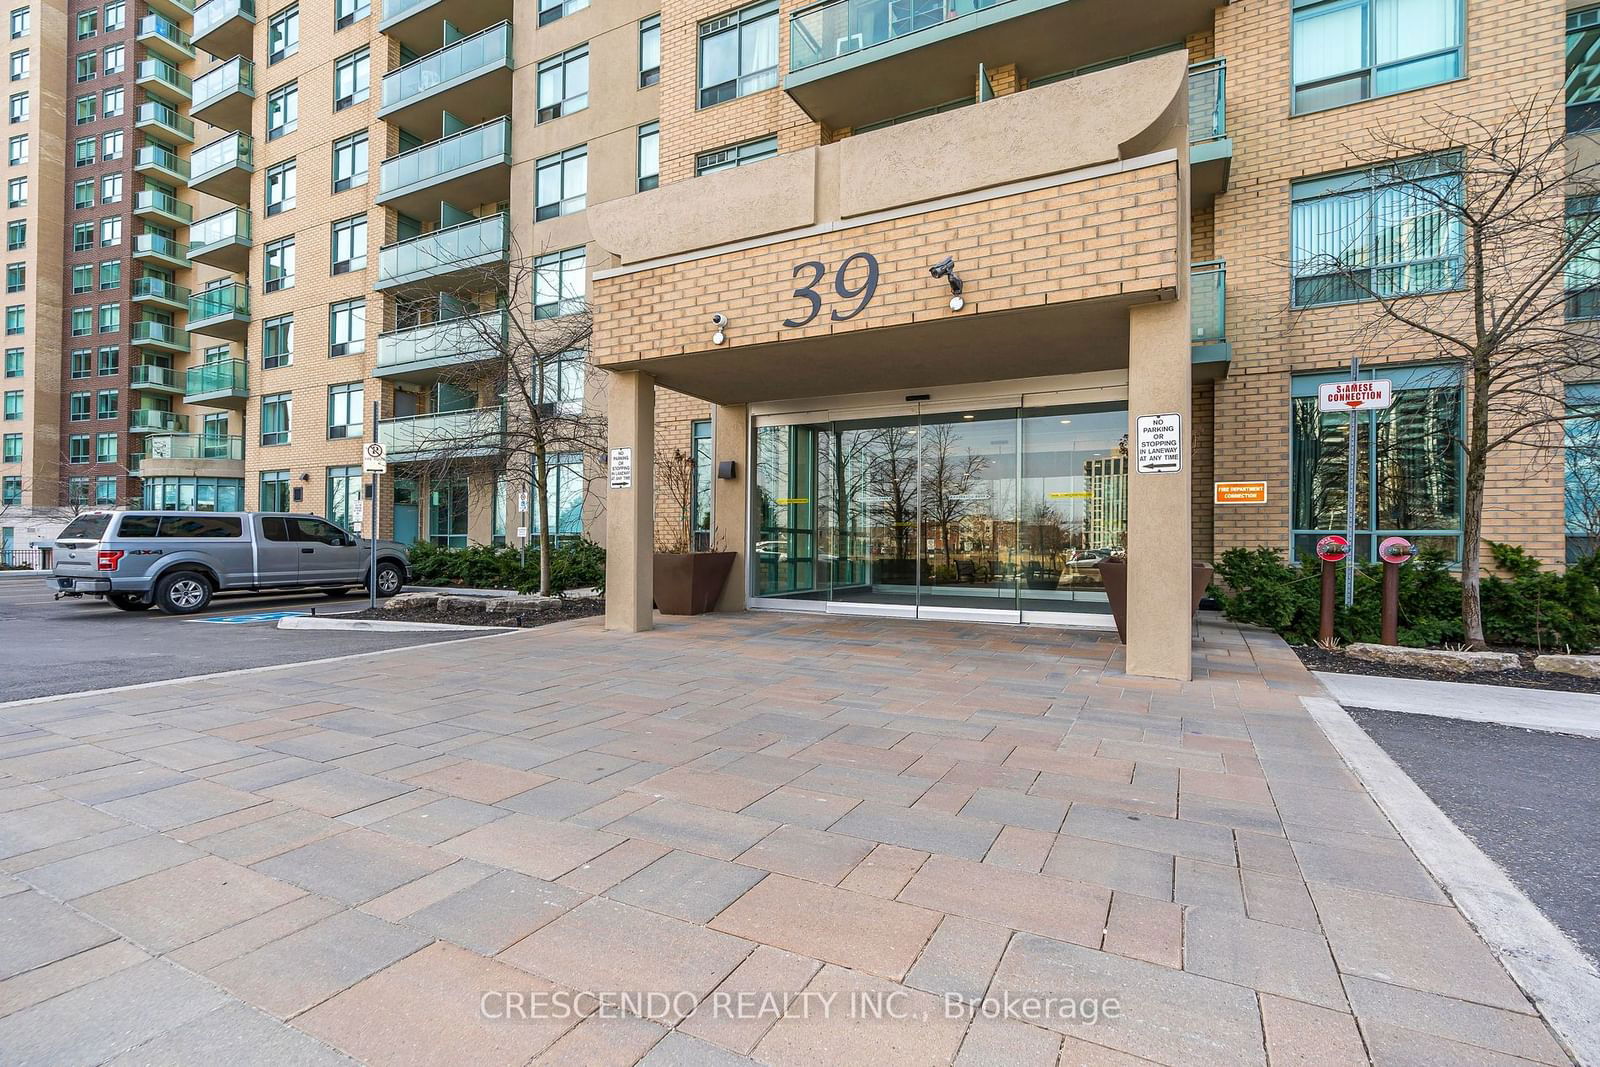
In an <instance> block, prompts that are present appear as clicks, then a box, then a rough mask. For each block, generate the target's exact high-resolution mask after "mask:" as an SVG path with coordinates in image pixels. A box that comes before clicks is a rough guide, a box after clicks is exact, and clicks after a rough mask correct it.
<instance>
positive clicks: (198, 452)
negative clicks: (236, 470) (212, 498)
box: [143, 433, 244, 460]
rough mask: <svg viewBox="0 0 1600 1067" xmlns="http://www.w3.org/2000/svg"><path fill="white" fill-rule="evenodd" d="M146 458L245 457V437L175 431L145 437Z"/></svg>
mask: <svg viewBox="0 0 1600 1067" xmlns="http://www.w3.org/2000/svg"><path fill="white" fill-rule="evenodd" d="M143 455H144V458H145V459H232V460H242V459H244V438H243V437H237V436H232V435H228V434H209V433H173V434H161V435H157V436H153V437H146V438H145V439H144V453H143Z"/></svg>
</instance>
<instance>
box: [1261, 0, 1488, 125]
mask: <svg viewBox="0 0 1600 1067" xmlns="http://www.w3.org/2000/svg"><path fill="white" fill-rule="evenodd" d="M1294 7H1295V11H1294V39H1293V46H1292V47H1293V53H1294V58H1293V63H1292V67H1293V72H1294V110H1295V113H1296V114H1303V113H1305V112H1307V111H1321V110H1322V109H1324V108H1330V107H1338V106H1340V105H1341V104H1349V103H1354V102H1355V101H1357V100H1366V99H1368V98H1369V97H1374V96H1387V95H1389V94H1390V93H1402V92H1405V91H1406V90H1408V89H1417V88H1420V87H1422V86H1424V85H1434V84H1437V83H1438V82H1443V81H1449V80H1450V79H1452V78H1459V77H1460V76H1461V38H1462V21H1463V20H1462V0H1295V5H1294Z"/></svg>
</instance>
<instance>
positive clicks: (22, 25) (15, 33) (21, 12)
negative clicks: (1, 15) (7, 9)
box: [11, 7, 32, 41]
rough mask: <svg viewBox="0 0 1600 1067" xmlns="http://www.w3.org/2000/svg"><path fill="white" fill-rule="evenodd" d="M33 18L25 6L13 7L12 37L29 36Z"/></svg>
mask: <svg viewBox="0 0 1600 1067" xmlns="http://www.w3.org/2000/svg"><path fill="white" fill-rule="evenodd" d="M31 23H32V18H31V17H30V16H29V14H28V9H27V8H25V7H19V8H13V9H12V11H11V39H12V40H13V41H15V40H16V39H17V38H19V37H26V36H28V32H29V26H30V24H31Z"/></svg>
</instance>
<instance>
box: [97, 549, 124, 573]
mask: <svg viewBox="0 0 1600 1067" xmlns="http://www.w3.org/2000/svg"><path fill="white" fill-rule="evenodd" d="M123 555H124V553H123V552H122V551H121V550H120V549H118V550H102V551H100V552H97V553H95V558H94V565H95V569H96V570H102V571H114V570H116V569H117V564H119V563H121V562H122V557H123Z"/></svg>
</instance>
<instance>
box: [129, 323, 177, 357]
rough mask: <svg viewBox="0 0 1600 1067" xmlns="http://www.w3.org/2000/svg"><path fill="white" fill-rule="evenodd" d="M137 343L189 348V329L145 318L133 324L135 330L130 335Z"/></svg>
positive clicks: (131, 339)
mask: <svg viewBox="0 0 1600 1067" xmlns="http://www.w3.org/2000/svg"><path fill="white" fill-rule="evenodd" d="M128 339H129V341H131V342H132V343H133V344H136V345H163V346H165V347H167V348H181V349H183V350H184V351H185V352H187V351H188V350H189V331H188V330H180V329H178V327H176V326H169V325H168V324H166V323H164V322H156V321H154V320H153V319H145V320H143V321H141V322H136V323H134V324H133V332H132V333H131V334H130V335H129V337H128Z"/></svg>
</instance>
